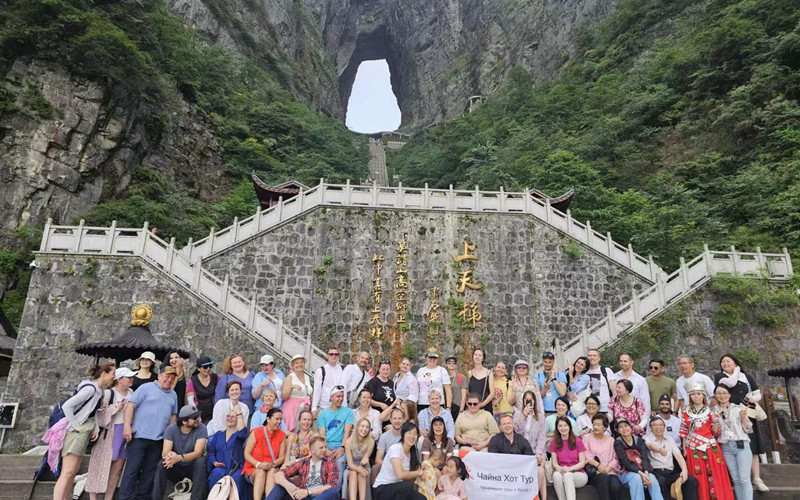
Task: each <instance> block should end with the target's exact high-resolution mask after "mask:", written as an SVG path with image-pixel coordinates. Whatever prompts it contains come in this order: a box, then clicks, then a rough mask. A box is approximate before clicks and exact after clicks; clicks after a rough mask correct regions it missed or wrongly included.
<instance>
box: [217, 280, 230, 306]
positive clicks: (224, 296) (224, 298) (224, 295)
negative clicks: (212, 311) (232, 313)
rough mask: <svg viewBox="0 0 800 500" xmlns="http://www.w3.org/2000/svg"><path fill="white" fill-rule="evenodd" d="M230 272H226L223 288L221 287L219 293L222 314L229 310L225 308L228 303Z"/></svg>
mask: <svg viewBox="0 0 800 500" xmlns="http://www.w3.org/2000/svg"><path fill="white" fill-rule="evenodd" d="M229 279H230V278H229V277H228V273H225V277H224V278H223V279H222V288H221V289H220V293H219V308H220V310H221V311H222V314H226V313H227V311H226V310H225V308H226V306H227V305H228V280H229Z"/></svg>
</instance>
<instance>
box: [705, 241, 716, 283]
mask: <svg viewBox="0 0 800 500" xmlns="http://www.w3.org/2000/svg"><path fill="white" fill-rule="evenodd" d="M703 260H705V261H706V276H714V262H713V261H714V257H713V256H712V255H711V250H709V249H708V243H703Z"/></svg>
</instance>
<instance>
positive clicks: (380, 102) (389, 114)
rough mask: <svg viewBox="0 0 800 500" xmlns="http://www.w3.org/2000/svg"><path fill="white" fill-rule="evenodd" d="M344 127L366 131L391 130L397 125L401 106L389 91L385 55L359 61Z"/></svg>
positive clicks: (390, 86) (390, 90)
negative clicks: (380, 57) (372, 59)
mask: <svg viewBox="0 0 800 500" xmlns="http://www.w3.org/2000/svg"><path fill="white" fill-rule="evenodd" d="M346 123H347V128H349V129H350V130H352V131H354V132H360V133H365V134H370V133H375V132H384V131H393V130H396V129H397V127H399V126H400V108H398V107H397V98H396V97H395V96H394V94H393V93H392V85H391V82H390V80H389V65H388V64H386V60H385V59H381V60H380V61H364V62H362V63H361V65H359V67H358V72H357V73H356V79H355V81H354V82H353V91H352V92H351V93H350V101H349V102H348V103H347V121H346Z"/></svg>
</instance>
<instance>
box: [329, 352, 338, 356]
mask: <svg viewBox="0 0 800 500" xmlns="http://www.w3.org/2000/svg"><path fill="white" fill-rule="evenodd" d="M339 354H340V353H338V352H329V353H328V356H339Z"/></svg>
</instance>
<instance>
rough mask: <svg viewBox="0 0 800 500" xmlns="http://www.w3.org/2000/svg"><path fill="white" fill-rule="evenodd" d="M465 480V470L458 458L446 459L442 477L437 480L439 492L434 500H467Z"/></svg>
mask: <svg viewBox="0 0 800 500" xmlns="http://www.w3.org/2000/svg"><path fill="white" fill-rule="evenodd" d="M466 478H467V468H466V467H464V462H462V461H461V459H460V458H458V457H450V458H448V459H447V465H445V466H444V470H443V471H442V477H441V478H439V490H440V491H441V493H439V494H438V495H436V500H467V490H466V488H464V480H465V479H466Z"/></svg>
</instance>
